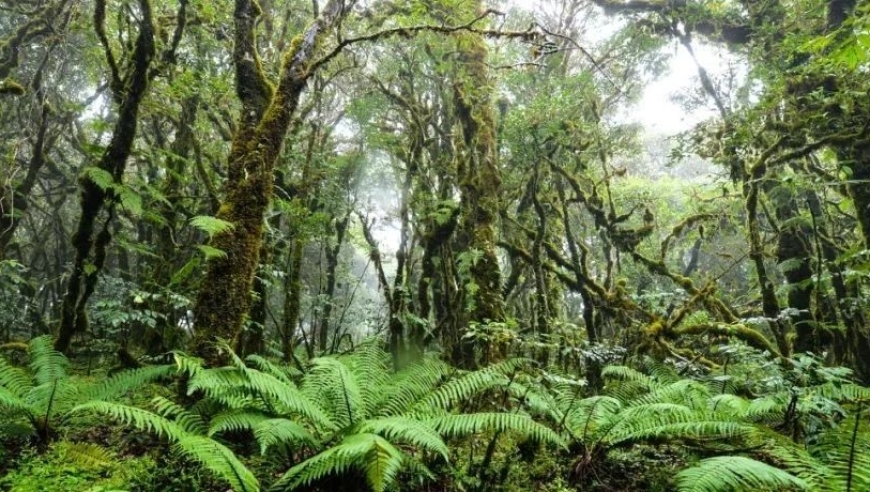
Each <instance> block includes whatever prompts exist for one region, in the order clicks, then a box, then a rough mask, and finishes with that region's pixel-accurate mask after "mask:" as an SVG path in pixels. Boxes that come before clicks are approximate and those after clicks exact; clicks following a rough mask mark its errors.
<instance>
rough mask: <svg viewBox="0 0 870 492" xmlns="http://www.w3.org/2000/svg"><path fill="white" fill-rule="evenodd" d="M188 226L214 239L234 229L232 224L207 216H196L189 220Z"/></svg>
mask: <svg viewBox="0 0 870 492" xmlns="http://www.w3.org/2000/svg"><path fill="white" fill-rule="evenodd" d="M190 225H192V226H193V227H195V228H197V229H199V230H200V231H202V232H204V233H206V234H208V237H214V236H216V235H218V234H222V233H224V232H227V231H231V230H233V229H234V228H235V224H233V223H232V222H227V221H226V220H223V219H219V218H217V217H212V216H209V215H197V216H196V217H193V218H191V219H190Z"/></svg>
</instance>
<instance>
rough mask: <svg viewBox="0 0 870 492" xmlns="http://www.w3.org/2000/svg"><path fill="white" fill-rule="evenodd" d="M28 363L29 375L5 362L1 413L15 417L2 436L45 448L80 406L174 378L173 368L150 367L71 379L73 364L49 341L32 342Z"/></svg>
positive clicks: (1, 427) (0, 367)
mask: <svg viewBox="0 0 870 492" xmlns="http://www.w3.org/2000/svg"><path fill="white" fill-rule="evenodd" d="M29 359H30V361H29V364H28V367H27V368H26V369H25V368H22V367H17V366H14V365H12V364H11V363H10V362H8V361H7V360H5V359H0V408H2V409H3V410H4V411H5V412H6V413H7V415H8V416H9V417H10V418H7V419H5V420H4V422H3V423H2V424H0V435H2V434H19V433H21V432H22V431H24V432H28V433H30V434H32V436H33V437H34V438H36V439H37V440H39V441H40V442H42V443H43V444H46V443H48V442H50V441H51V440H53V439H54V437H55V436H56V433H57V432H58V431H60V430H62V427H63V424H64V423H65V422H66V421H67V420H68V419H69V417H70V415H71V413H73V411H74V410H75V407H76V406H77V405H80V404H83V403H85V402H90V401H95V402H96V401H105V400H111V399H114V398H117V397H119V396H121V395H123V394H125V393H128V392H130V391H133V390H135V389H136V388H139V387H141V386H143V385H145V384H148V383H150V382H153V381H155V380H157V379H159V378H161V377H165V376H167V375H169V374H171V373H172V372H173V368H172V366H150V367H143V368H140V369H133V370H128V371H122V372H120V373H118V374H116V375H114V376H112V377H109V378H107V379H104V380H103V381H100V382H88V381H83V380H79V379H72V378H70V376H69V374H68V373H67V366H68V365H69V362H68V361H67V359H66V357H64V355H63V354H61V353H59V352H57V351H55V350H54V347H53V341H52V339H51V338H50V337H47V336H44V337H37V338H34V339H33V340H31V341H30V344H29ZM22 424H26V425H25V426H24V427H23V428H22Z"/></svg>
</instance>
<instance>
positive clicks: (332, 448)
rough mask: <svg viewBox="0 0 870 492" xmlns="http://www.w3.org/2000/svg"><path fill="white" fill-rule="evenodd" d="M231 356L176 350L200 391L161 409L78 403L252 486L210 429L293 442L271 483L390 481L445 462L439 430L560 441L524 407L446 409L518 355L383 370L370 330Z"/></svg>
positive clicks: (191, 385) (274, 449)
mask: <svg viewBox="0 0 870 492" xmlns="http://www.w3.org/2000/svg"><path fill="white" fill-rule="evenodd" d="M224 349H225V350H229V348H228V347H224ZM230 353H231V352H230ZM230 358H231V361H232V364H231V365H230V366H226V367H218V368H204V367H202V365H201V362H200V361H199V360H197V359H193V358H190V357H187V356H184V355H181V354H178V355H177V356H176V361H177V365H178V368H179V369H180V370H181V371H182V372H183V373H185V374H187V376H188V381H187V390H188V394H189V395H194V394H196V395H201V396H202V398H201V399H200V400H199V401H197V402H196V403H195V404H194V405H193V406H191V407H190V408H188V409H184V408H182V407H180V406H179V405H177V404H174V403H172V402H171V401H168V400H165V399H156V400H155V401H154V402H153V403H154V406H155V407H157V409H158V412H159V414H156V413H153V412H150V411H147V410H142V409H138V408H133V407H129V406H124V405H118V404H113V403H105V402H94V403H90V404H87V405H83V406H81V407H79V408H78V409H77V410H81V411H84V410H91V411H97V412H100V413H104V414H107V415H110V416H112V417H113V418H115V419H117V420H120V421H122V422H124V423H127V424H129V425H132V426H134V427H136V428H139V429H143V430H146V431H149V432H151V433H154V434H157V435H158V436H161V437H163V438H166V439H169V440H170V441H171V442H173V443H175V444H176V447H177V448H178V449H179V450H180V451H181V452H183V453H185V454H186V455H187V456H189V457H191V458H193V459H195V460H196V461H199V462H201V463H203V464H204V465H205V466H207V467H209V468H210V469H212V471H213V472H215V473H216V474H217V475H218V476H220V477H222V478H223V479H225V480H227V481H228V482H230V483H232V484H233V485H234V486H235V487H247V489H246V490H252V489H250V487H253V486H255V482H251V480H250V476H249V475H248V474H247V473H249V472H247V470H246V469H245V468H244V466H243V465H242V464H241V463H240V462H238V461H234V460H233V455H232V453H231V452H230V451H229V449H227V448H226V447H224V446H223V445H221V444H219V443H218V442H217V441H215V440H214V439H217V438H219V437H220V436H227V437H229V436H230V435H238V433H248V432H249V433H250V434H251V435H252V436H253V437H254V439H255V440H256V442H257V443H258V446H259V449H260V451H261V453H263V454H267V453H269V454H272V453H279V454H280V453H283V452H286V451H288V450H292V451H293V452H301V453H303V455H304V456H308V458H307V459H304V460H303V461H301V462H300V463H298V464H297V465H295V466H293V467H291V468H290V469H289V470H288V471H287V472H286V473H285V474H284V475H283V476H282V477H281V478H280V479H279V480H278V481H277V482H275V483H274V484H273V485H272V486H271V489H273V490H284V489H286V488H287V487H289V488H293V487H297V486H303V485H309V484H313V483H315V482H317V481H320V480H322V479H324V478H325V477H327V476H335V475H342V474H345V473H349V472H351V471H354V472H356V473H360V474H362V475H363V476H364V477H365V479H366V483H367V484H368V486H369V487H370V488H371V489H372V490H374V491H382V490H386V489H392V488H395V486H396V483H395V481H396V478H397V476H398V474H399V473H400V472H403V473H409V474H411V475H412V476H415V477H419V478H431V477H432V473H431V472H430V471H429V470H428V468H427V466H426V465H425V463H424V459H425V458H426V457H429V458H428V459H427V461H430V460H431V459H432V458H433V457H438V460H436V461H438V462H441V463H445V462H446V461H447V459H448V457H449V454H450V453H449V448H448V446H447V443H446V442H445V440H444V439H445V438H451V439H455V438H461V437H466V436H471V435H474V434H481V433H493V432H498V433H508V434H511V435H516V436H519V437H522V438H524V439H531V440H535V441H539V442H543V443H551V444H556V445H562V444H563V440H562V438H561V437H560V436H559V435H558V434H556V433H555V432H553V431H552V430H551V429H549V428H547V427H546V426H544V425H542V424H540V423H538V422H536V421H534V420H533V419H532V418H531V417H530V416H528V415H526V414H523V413H498V412H490V413H470V414H462V413H454V412H455V409H456V408H457V406H459V405H465V404H468V403H469V402H470V401H471V400H472V399H473V398H474V397H476V396H477V395H481V394H483V393H485V392H487V391H492V390H494V389H495V388H499V387H503V388H507V387H508V385H509V383H510V378H509V376H508V374H512V373H516V372H517V371H519V370H521V367H522V366H523V365H524V364H525V361H523V360H520V359H514V360H508V361H505V362H502V363H500V364H497V365H494V366H491V367H487V368H484V369H481V370H478V371H472V372H466V373H463V372H459V371H456V370H454V369H451V368H450V367H449V366H447V365H445V364H444V363H443V362H440V361H438V360H437V359H435V358H432V357H424V358H423V359H422V360H421V361H420V362H419V363H417V364H412V365H409V366H407V367H405V368H404V369H402V370H401V371H399V372H397V373H395V374H391V373H390V371H389V361H390V359H389V357H388V355H387V354H386V353H385V352H384V351H383V350H382V349H381V348H380V347H379V344H378V342H377V340H370V341H368V342H365V343H363V344H362V345H361V346H360V347H358V348H357V349H356V350H354V351H353V352H351V353H349V354H345V355H342V356H330V357H319V358H315V359H313V360H311V361H310V366H309V368H308V370H307V372H305V373H304V374H301V375H300V374H298V372H297V371H295V370H291V369H289V368H287V367H286V366H282V365H279V364H276V363H274V362H271V361H268V360H266V359H264V358H262V357H260V356H250V357H248V358H247V359H246V360H242V359H240V358H239V357H237V356H235V355H234V354H232V353H231V357H230ZM297 381H298V383H297ZM203 431H205V432H204V433H205V434H206V435H207V436H209V437H205V436H203ZM210 438H214V439H210ZM207 443H212V444H210V446H211V447H208V446H206V444H207Z"/></svg>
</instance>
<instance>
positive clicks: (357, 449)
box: [270, 433, 411, 492]
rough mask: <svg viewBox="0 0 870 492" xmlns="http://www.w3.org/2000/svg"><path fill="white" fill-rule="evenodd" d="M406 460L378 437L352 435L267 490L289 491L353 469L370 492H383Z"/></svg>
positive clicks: (362, 434)
mask: <svg viewBox="0 0 870 492" xmlns="http://www.w3.org/2000/svg"><path fill="white" fill-rule="evenodd" d="M409 459H411V458H410V457H408V456H407V455H406V454H405V453H403V452H402V451H400V450H399V449H398V448H396V447H395V446H393V445H392V444H390V443H389V442H388V441H387V440H386V439H384V438H382V437H381V436H378V435H376V434H368V433H361V434H354V435H351V436H348V437H346V438H345V439H344V440H343V441H342V442H341V443H339V444H338V445H336V446H334V447H331V448H329V449H327V450H326V451H324V452H322V453H320V454H318V455H317V456H314V457H312V458H310V459H308V460H306V461H304V462H302V463H300V464H299V465H296V466H294V467H293V468H291V469H290V470H289V471H288V472H287V473H286V474H285V475H284V476H283V477H281V479H279V480H278V481H277V482H276V483H275V484H274V485H273V486H272V487H271V488H270V490H272V491H281V490H293V489H295V488H297V487H300V486H305V485H311V484H312V483H314V482H317V481H319V480H322V479H323V478H324V477H327V476H330V475H341V474H344V473H346V472H347V471H349V470H350V469H357V470H359V471H362V472H364V473H365V477H366V482H367V483H368V485H369V487H371V489H372V490H373V491H374V492H383V491H384V490H387V488H388V487H391V486H393V485H394V484H395V479H396V475H397V474H398V472H399V470H401V469H402V467H403V464H404V462H405V461H406V460H409Z"/></svg>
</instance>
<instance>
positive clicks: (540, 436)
mask: <svg viewBox="0 0 870 492" xmlns="http://www.w3.org/2000/svg"><path fill="white" fill-rule="evenodd" d="M428 423H429V425H431V426H432V427H433V428H434V429H435V430H436V431H437V432H438V433H439V434H441V435H443V436H446V437H464V436H469V435H472V434H478V433H480V432H486V431H491V432H507V431H512V432H516V433H517V434H519V435H521V436H523V437H526V438H530V439H533V440H535V441H538V442H546V443H551V444H556V445H557V446H562V447H564V446H565V442H564V440H563V439H562V438H561V437H560V436H559V435H558V434H556V433H555V432H553V430H552V429H550V428H549V427H547V426H545V425H542V424H539V423H537V422H535V421H534V420H532V418H531V417H529V416H528V415H522V414H515V413H468V414H458V415H444V416H441V417H435V418H432V419H430V420H429V421H428Z"/></svg>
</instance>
